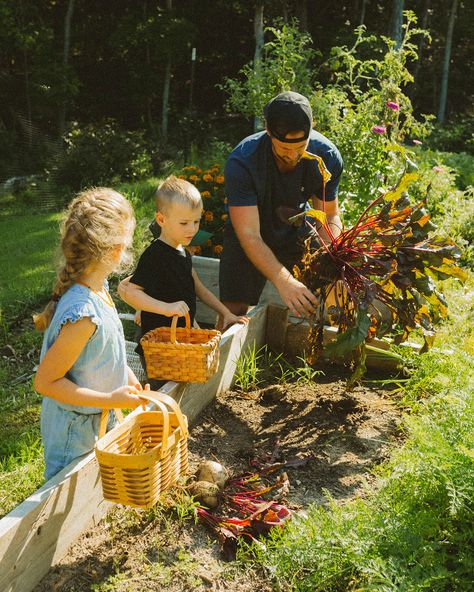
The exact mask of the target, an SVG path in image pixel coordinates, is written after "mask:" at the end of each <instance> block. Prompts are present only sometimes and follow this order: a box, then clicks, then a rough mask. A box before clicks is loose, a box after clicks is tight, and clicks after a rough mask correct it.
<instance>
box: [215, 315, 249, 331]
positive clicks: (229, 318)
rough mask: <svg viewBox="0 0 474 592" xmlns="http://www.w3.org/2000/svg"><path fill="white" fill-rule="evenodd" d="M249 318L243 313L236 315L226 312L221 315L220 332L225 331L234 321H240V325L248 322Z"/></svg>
mask: <svg viewBox="0 0 474 592" xmlns="http://www.w3.org/2000/svg"><path fill="white" fill-rule="evenodd" d="M249 320H250V319H249V318H248V317H247V316H245V315H243V316H241V317H238V316H237V315H235V314H233V313H231V312H230V310H229V312H227V313H226V314H225V315H223V317H222V327H223V329H222V332H224V331H226V330H227V329H228V328H229V327H230V326H231V325H233V324H234V323H240V324H241V325H246V324H247V323H248V322H249Z"/></svg>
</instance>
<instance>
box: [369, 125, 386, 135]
mask: <svg viewBox="0 0 474 592" xmlns="http://www.w3.org/2000/svg"><path fill="white" fill-rule="evenodd" d="M372 131H373V132H374V134H384V133H385V132H386V131H387V128H386V127H385V126H384V125H374V127H373V128H372Z"/></svg>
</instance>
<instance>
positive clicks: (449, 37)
mask: <svg viewBox="0 0 474 592" xmlns="http://www.w3.org/2000/svg"><path fill="white" fill-rule="evenodd" d="M457 10H458V0H453V3H452V5H451V14H450V15H449V22H448V32H447V34H446V47H445V49H444V63H443V72H442V74H441V90H440V93H439V107H438V122H439V123H440V124H441V125H442V124H443V123H444V117H445V115H446V101H447V97H448V78H449V63H450V61H451V47H452V44H453V31H454V21H455V20H456V13H457Z"/></svg>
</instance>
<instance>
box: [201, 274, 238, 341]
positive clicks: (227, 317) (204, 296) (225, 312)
mask: <svg viewBox="0 0 474 592" xmlns="http://www.w3.org/2000/svg"><path fill="white" fill-rule="evenodd" d="M193 279H194V287H195V288H196V295H197V297H198V298H199V299H200V300H202V302H204V304H207V306H209V307H210V308H212V309H213V310H215V311H216V312H217V314H219V315H220V316H221V317H222V326H223V327H224V330H225V328H226V327H228V326H229V325H233V324H234V323H242V324H243V325H245V324H247V323H248V322H249V318H248V317H246V316H242V317H238V316H237V315H235V314H232V313H231V312H230V310H229V309H228V308H227V306H224V305H223V304H222V302H221V301H220V300H219V299H218V298H217V297H216V296H214V294H213V293H212V292H211V291H210V290H208V289H207V288H206V286H205V285H204V284H203V283H202V282H201V280H200V279H199V277H198V274H197V273H196V272H195V271H194V269H193Z"/></svg>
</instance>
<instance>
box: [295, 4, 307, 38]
mask: <svg viewBox="0 0 474 592" xmlns="http://www.w3.org/2000/svg"><path fill="white" fill-rule="evenodd" d="M296 15H297V17H298V21H299V23H300V29H301V30H302V31H304V32H305V33H307V32H308V4H307V1H306V0H297V1H296Z"/></svg>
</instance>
